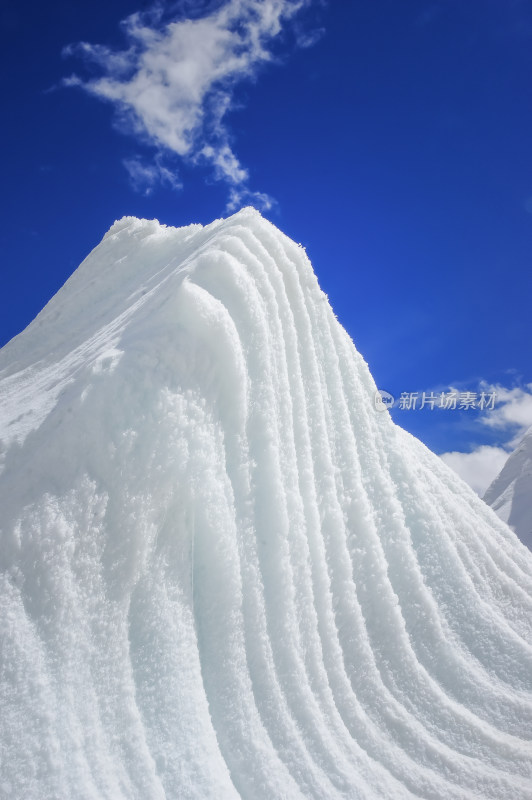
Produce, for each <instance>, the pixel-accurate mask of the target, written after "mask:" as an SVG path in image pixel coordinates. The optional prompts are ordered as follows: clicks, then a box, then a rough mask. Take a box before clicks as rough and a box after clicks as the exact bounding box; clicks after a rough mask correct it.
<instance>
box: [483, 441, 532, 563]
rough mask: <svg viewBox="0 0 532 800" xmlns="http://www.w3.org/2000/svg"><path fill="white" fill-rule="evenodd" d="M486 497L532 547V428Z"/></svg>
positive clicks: (524, 541)
mask: <svg viewBox="0 0 532 800" xmlns="http://www.w3.org/2000/svg"><path fill="white" fill-rule="evenodd" d="M484 500H485V501H486V503H488V505H490V506H491V507H492V508H493V509H494V510H495V511H496V512H497V514H498V515H499V517H500V518H501V519H503V520H504V521H505V522H507V523H508V524H509V525H510V527H511V528H512V529H513V530H514V531H515V532H516V534H517V535H518V536H519V538H520V539H521V541H522V542H523V543H524V544H526V545H527V547H529V548H530V549H531V550H532V428H530V429H529V430H528V431H527V432H526V434H525V435H524V437H523V439H522V440H521V442H520V443H519V446H518V447H517V448H516V450H514V452H513V453H512V454H511V455H510V456H509V458H508V460H507V462H506V464H505V465H504V467H503V468H502V470H501V471H500V473H499V475H498V476H497V477H496V478H495V480H494V481H493V483H492V484H491V485H490V486H489V487H488V489H487V490H486V494H485V495H484Z"/></svg>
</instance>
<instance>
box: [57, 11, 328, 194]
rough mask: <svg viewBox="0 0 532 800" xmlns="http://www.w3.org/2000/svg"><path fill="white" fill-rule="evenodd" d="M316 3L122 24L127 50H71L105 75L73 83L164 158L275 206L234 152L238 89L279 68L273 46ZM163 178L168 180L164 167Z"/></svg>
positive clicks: (145, 16) (156, 15) (159, 16)
mask: <svg viewBox="0 0 532 800" xmlns="http://www.w3.org/2000/svg"><path fill="white" fill-rule="evenodd" d="M311 2H312V0H228V2H225V3H224V4H223V5H222V6H221V7H218V8H216V9H215V10H214V11H211V12H210V13H207V14H205V15H204V16H196V17H195V18H190V17H189V18H182V17H181V18H177V17H174V18H173V19H172V18H171V19H169V20H168V19H167V18H165V12H164V9H163V8H162V7H158V6H155V7H154V8H152V9H151V10H150V11H147V12H142V13H140V12H139V13H136V14H132V15H131V16H129V17H127V18H126V19H125V20H124V21H123V22H122V27H123V30H124V33H125V36H126V39H127V47H126V49H124V50H120V51H115V50H111V49H110V48H108V47H105V46H103V45H92V44H88V43H86V42H82V43H80V44H78V45H70V46H69V47H67V48H65V51H64V52H65V54H66V55H74V54H75V55H78V56H81V57H82V58H83V59H84V60H86V61H88V62H91V63H92V64H93V65H94V66H95V67H96V68H97V69H98V70H99V71H101V73H103V74H101V75H100V77H97V78H91V79H88V80H82V79H81V78H80V77H79V76H77V75H73V76H71V77H70V78H67V79H65V80H64V81H63V84H64V85H65V86H77V87H80V88H82V89H84V90H85V91H87V92H88V93H90V94H92V95H94V96H95V97H98V98H100V99H102V100H106V101H108V102H110V103H112V104H113V105H114V107H115V109H116V111H117V112H118V118H119V121H120V127H121V128H123V129H124V128H125V129H126V130H128V131H129V132H130V133H133V134H135V135H136V136H138V137H140V138H141V139H142V140H143V141H145V142H148V143H149V144H151V145H154V146H155V147H156V148H157V151H158V152H159V154H163V153H165V152H171V153H173V154H176V155H178V156H180V157H181V158H184V159H187V160H189V161H190V162H192V163H199V162H207V163H208V164H209V165H210V166H211V167H212V169H213V171H214V175H215V177H216V179H218V180H223V181H225V182H226V183H227V184H229V186H230V188H232V189H233V191H232V194H231V197H232V200H231V202H234V198H235V197H237V196H238V198H239V200H244V199H248V200H255V201H256V202H257V203H258V204H263V205H264V204H266V206H268V205H270V204H271V200H270V198H268V197H267V195H264V194H263V193H253V192H251V191H250V190H249V188H248V185H247V183H248V179H249V176H248V172H247V170H246V169H245V168H244V167H243V166H242V165H241V163H240V161H239V159H238V157H237V156H236V154H235V153H234V152H233V149H232V147H231V136H230V133H229V129H228V127H227V114H228V112H229V111H230V110H231V108H232V107H233V104H234V99H233V93H234V89H235V86H236V85H237V84H238V83H239V82H241V81H243V80H246V79H247V80H249V79H251V78H253V77H255V75H256V73H257V69H258V68H259V66H260V65H261V64H264V63H266V62H271V61H273V55H272V45H273V43H274V41H275V40H276V38H277V37H279V35H280V34H281V32H282V30H283V26H284V25H285V24H286V23H287V22H289V21H290V20H291V19H292V18H293V17H294V16H295V15H296V14H297V12H298V11H300V10H301V9H302V8H303V7H304V6H308V5H310V3H311ZM196 5H197V4H196ZM211 6H212V4H211ZM203 8H205V6H203ZM297 39H298V41H300V42H301V45H302V46H308V45H309V44H311V43H312V42H311V39H305V38H304V37H303V34H301V33H300V34H299V35H298V36H297ZM314 40H317V39H316V37H315V38H314ZM134 169H136V168H134ZM143 169H144V167H143ZM157 170H158V174H160V175H162V172H161V168H160V163H159V165H158V167H157ZM130 175H131V170H130ZM152 188H153V186H152Z"/></svg>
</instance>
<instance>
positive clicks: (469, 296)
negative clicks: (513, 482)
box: [0, 0, 532, 490]
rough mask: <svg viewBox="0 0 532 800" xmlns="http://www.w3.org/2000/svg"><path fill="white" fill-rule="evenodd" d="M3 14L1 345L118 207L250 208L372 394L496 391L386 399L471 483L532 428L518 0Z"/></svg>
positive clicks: (526, 41)
mask: <svg viewBox="0 0 532 800" xmlns="http://www.w3.org/2000/svg"><path fill="white" fill-rule="evenodd" d="M132 15H134V16H132ZM0 24H1V31H2V56H1V57H2V59H3V61H4V63H3V69H2V71H1V76H2V77H1V80H2V96H3V98H4V106H5V115H4V119H5V122H4V125H3V127H2V130H1V136H2V151H3V153H4V162H3V188H4V197H5V204H4V211H3V221H4V224H3V226H2V231H1V233H0V245H1V252H2V283H3V290H2V293H1V295H0V344H5V342H7V341H8V340H9V339H10V338H11V337H12V336H14V335H15V334H17V333H18V332H19V331H20V330H22V329H23V328H24V327H25V326H26V325H27V324H28V323H29V322H30V321H31V320H32V319H33V317H34V316H35V315H36V314H37V313H38V311H39V310H40V309H41V308H42V307H43V305H44V304H45V303H46V302H47V300H48V299H49V298H50V296H51V295H52V294H53V293H54V292H56V291H57V289H59V287H60V286H61V285H62V283H63V282H64V281H65V280H66V278H67V277H68V276H69V275H70V274H71V272H72V271H73V270H74V269H75V268H76V267H77V265H78V264H79V263H80V261H81V260H82V259H83V258H84V257H85V255H86V254H87V253H88V252H89V250H90V249H92V247H94V246H95V245H96V244H97V242H98V241H99V240H100V239H101V237H102V236H103V234H104V233H105V231H106V230H107V229H108V228H109V226H110V225H111V223H112V222H113V221H114V220H115V219H117V218H120V217H121V216H123V215H124V214H133V215H137V216H141V217H148V218H152V217H156V218H158V219H159V220H160V221H161V222H164V223H166V224H170V225H184V224H188V223H190V222H203V223H207V222H210V221H211V220H212V219H214V218H217V217H220V216H223V215H225V214H227V212H228V209H231V208H238V207H239V206H240V205H242V204H247V203H252V204H255V205H257V206H258V207H260V208H261V209H262V210H263V213H264V214H265V216H267V217H268V218H269V219H271V220H272V222H274V223H275V224H276V225H277V226H278V227H280V228H281V229H282V230H283V231H285V232H286V233H287V234H288V235H289V236H291V237H292V238H294V239H295V240H296V241H298V242H301V243H302V244H304V245H305V247H306V248H307V252H308V254H309V256H310V258H311V260H312V262H313V265H314V268H315V270H316V272H317V274H318V277H319V280H320V283H321V285H322V288H323V289H324V290H325V291H326V292H327V294H328V295H329V299H330V301H331V304H332V306H333V308H334V310H335V312H336V314H337V316H338V318H339V319H340V321H341V322H342V323H343V325H344V326H345V327H346V328H347V330H348V331H349V333H350V334H351V336H352V337H353V339H354V341H355V344H356V345H357V347H358V349H359V350H360V352H361V353H362V354H363V355H364V357H365V358H366V360H367V361H368V363H369V365H370V368H371V370H372V373H373V375H374V377H375V379H376V381H377V384H378V385H379V387H381V388H383V389H386V390H387V391H389V392H391V393H392V394H393V395H394V396H395V397H396V398H399V397H400V395H401V393H403V392H407V393H410V392H418V393H420V395H421V393H422V392H423V391H425V392H430V391H434V392H441V391H445V392H449V391H450V390H451V389H456V390H457V391H459V392H464V391H471V392H476V393H478V394H479V393H480V391H481V390H483V389H484V390H486V391H488V390H489V391H497V394H498V398H497V399H498V402H497V405H496V408H495V409H493V411H485V412H479V411H478V410H471V409H469V410H468V411H465V410H464V411H459V410H442V409H441V410H438V409H435V410H433V411H429V410H427V409H425V410H423V411H420V410H418V409H416V410H408V411H407V410H402V409H400V408H397V407H396V408H394V409H393V410H392V414H393V415H394V418H395V419H396V421H397V422H399V423H400V424H402V425H403V426H404V427H406V428H407V429H408V430H411V431H412V432H413V433H414V434H415V435H417V436H419V437H420V438H421V439H422V440H423V441H425V442H426V443H427V444H428V445H429V446H430V447H431V448H432V449H434V450H435V451H436V452H438V453H444V452H448V451H457V452H458V453H471V452H472V455H469V456H465V457H462V456H457V457H456V458H455V459H454V464H453V466H455V467H457V468H459V469H462V471H463V474H464V476H465V477H466V478H468V480H470V482H471V483H472V484H474V483H475V480H477V483H478V486H477V487H476V488H478V489H479V490H480V489H481V488H482V486H481V484H485V483H486V481H487V480H488V477H486V476H487V475H488V473H490V474H491V473H492V474H493V475H494V474H495V472H496V471H497V469H498V468H499V467H500V465H501V464H502V461H503V460H504V454H505V450H507V449H509V448H511V447H512V446H513V445H514V444H515V443H516V442H517V440H518V439H519V436H520V435H521V434H522V432H523V431H524V430H525V429H526V428H527V427H528V426H530V425H532V365H531V358H530V351H531V348H530V335H529V320H530V308H531V305H532V270H531V254H532V247H531V245H532V147H531V142H532V7H531V5H530V3H527V2H525V1H524V0H467V2H463V0H442V2H431V0H404V1H402V2H397V0H371V1H370V0H346V1H345V2H336V3H333V2H332V0H329V2H321V0H297V1H296V0H260V1H259V0H230V2H221V1H220V2H197V1H196V2H191V0H182V2H174V3H163V4H162V5H160V6H159V7H158V8H156V7H155V6H153V5H152V4H151V3H149V2H142V0H139V2H132V1H131V2H130V1H129V0H115V2H113V3H103V2H99V0H91V2H89V1H88V0H77V2H76V3H75V4H74V3H72V2H67V0H51V2H50V3H47V4H43V3H41V2H39V3H37V2H34V1H33V0H30V1H29V2H26V3H24V4H17V5H15V4H3V6H2V9H1V10H0ZM82 42H84V43H85V44H84V45H81V44H80V43H82ZM161 75H163V77H164V80H161ZM490 471H491V472H490Z"/></svg>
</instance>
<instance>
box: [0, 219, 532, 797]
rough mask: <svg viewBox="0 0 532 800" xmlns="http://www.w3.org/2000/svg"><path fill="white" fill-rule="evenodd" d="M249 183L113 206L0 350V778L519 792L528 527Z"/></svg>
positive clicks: (40, 791)
mask: <svg viewBox="0 0 532 800" xmlns="http://www.w3.org/2000/svg"><path fill="white" fill-rule="evenodd" d="M375 393H376V386H375V383H374V381H373V379H372V377H371V374H370V372H369V369H368V367H367V365H366V363H365V362H364V360H363V358H362V357H361V356H360V355H359V354H358V352H357V351H356V349H355V347H354V345H353V343H352V341H351V339H350V337H349V336H348V334H347V333H346V331H345V330H344V329H343V328H342V326H341V325H340V323H339V322H338V321H337V319H336V318H335V316H334V313H333V311H332V309H331V307H330V305H329V302H328V300H327V297H326V296H325V295H324V293H323V292H322V291H321V289H320V288H319V285H318V282H317V279H316V276H315V274H314V272H313V269H312V267H311V264H310V262H309V260H308V258H307V256H306V253H305V250H304V249H303V248H302V247H301V246H298V245H297V244H295V243H294V242H292V241H291V240H290V239H288V238H287V237H286V236H285V235H284V234H282V233H281V232H280V231H278V230H277V229H276V228H275V227H274V226H273V225H272V224H271V223H269V222H268V221H266V220H265V219H263V218H262V217H261V215H260V214H259V213H258V212H256V211H254V210H253V209H250V208H249V209H244V210H242V211H240V212H238V213H237V214H235V215H234V216H232V217H230V218H228V219H226V220H217V221H216V222H214V223H212V224H210V225H207V226H205V227H203V226H201V225H191V226H189V227H184V228H178V229H176V228H171V227H166V226H164V225H161V224H159V223H158V222H157V221H146V220H138V219H135V218H132V217H126V218H124V219H122V220H120V221H119V222H116V223H115V224H114V225H113V226H112V227H111V229H110V230H109V232H108V233H107V234H106V235H105V237H104V238H103V240H102V242H101V243H100V244H99V245H98V246H97V247H96V248H95V249H94V250H93V251H92V253H91V254H90V255H89V256H88V257H87V258H86V260H85V261H84V262H83V263H82V264H81V266H80V267H79V268H78V269H77V270H76V272H75V273H74V274H73V275H72V276H71V278H70V279H69V280H68V281H67V283H66V284H65V286H64V287H63V288H62V289H61V290H60V291H59V292H58V293H57V295H56V296H55V297H53V298H52V300H51V301H50V302H49V303H48V305H47V306H46V307H45V308H44V310H43V311H42V312H41V313H40V314H39V315H38V317H37V318H36V319H35V320H34V322H33V323H32V324H31V325H30V326H29V327H28V328H27V329H26V330H25V331H23V332H22V333H21V334H20V335H19V336H17V337H16V338H15V339H13V340H12V341H11V342H10V343H9V344H8V345H6V347H5V348H4V349H3V350H2V351H1V353H0V507H1V509H2V513H1V523H0V524H1V531H0V535H1V539H0V567H1V571H0V643H1V650H0V759H1V762H0V796H1V797H5V798H10V800H52V799H53V800H70V799H71V798H73V797H75V798H77V800H89V799H90V800H96V799H98V800H101V799H102V798H105V799H106V800H107V799H108V800H122V799H124V800H125V799H127V800H132V799H134V798H135V799H136V798H138V799H139V800H163V798H165V799H166V800H170V799H172V800H236V798H242V799H243V800H336V798H349V799H350V800H355V799H356V800H358V799H360V800H363V799H365V800H377V798H389V800H403V799H405V798H424V800H443V799H445V800H458V799H460V800H472V799H473V798H482V800H486V798H494V799H495V800H503V799H504V798H512V800H529V799H530V797H532V743H531V734H532V554H531V553H530V552H529V551H528V550H527V549H526V548H525V547H524V546H523V545H522V544H521V542H519V540H518V538H517V537H516V536H515V534H514V533H513V532H512V531H511V530H510V529H509V527H508V526H507V525H506V524H505V523H504V522H503V521H501V520H500V519H499V518H498V517H497V516H496V514H495V513H494V511H493V510H492V509H491V508H489V507H488V506H487V505H486V504H485V503H484V502H483V501H482V500H481V499H480V498H478V497H477V496H476V495H475V494H474V492H473V491H472V490H471V489H470V488H469V487H468V486H466V484H465V483H464V482H463V481H462V480H461V479H460V478H459V477H458V476H457V475H456V474H455V473H454V472H452V471H451V469H450V468H448V467H447V466H446V465H445V464H443V463H442V462H441V460H440V459H439V458H438V457H437V456H436V455H434V454H432V453H431V452H430V451H429V450H428V449H427V448H425V447H424V446H423V445H422V444H421V443H420V442H419V441H417V440H416V439H415V438H413V437H412V436H410V435H409V434H407V433H406V432H405V431H403V430H402V429H401V428H399V427H398V426H396V425H395V424H394V423H393V421H392V419H391V417H390V416H389V414H388V412H387V411H382V410H379V409H378V408H377V407H376V404H375Z"/></svg>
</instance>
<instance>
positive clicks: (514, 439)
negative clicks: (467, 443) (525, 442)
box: [441, 381, 532, 496]
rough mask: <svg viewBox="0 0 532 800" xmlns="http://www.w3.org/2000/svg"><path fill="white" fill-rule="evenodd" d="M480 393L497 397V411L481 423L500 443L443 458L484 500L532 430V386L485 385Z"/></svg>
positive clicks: (455, 452) (480, 385) (493, 411)
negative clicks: (522, 440)
mask: <svg viewBox="0 0 532 800" xmlns="http://www.w3.org/2000/svg"><path fill="white" fill-rule="evenodd" d="M479 392H485V393H486V394H488V395H489V394H491V393H492V392H493V393H495V395H496V398H497V401H496V404H495V406H494V408H493V409H489V410H488V411H486V412H484V413H483V414H481V415H479V416H478V418H477V421H478V423H479V424H480V425H483V426H485V427H486V428H489V429H491V430H492V431H495V432H497V434H498V439H499V442H498V443H497V444H495V445H486V444H483V445H480V446H478V447H476V448H474V449H473V450H471V451H470V452H459V451H453V452H449V453H443V454H442V455H441V458H442V460H443V461H445V463H446V464H448V465H449V466H450V467H452V468H453V469H454V470H455V471H456V472H457V473H458V474H459V475H460V476H461V477H462V478H463V479H464V480H465V481H466V482H467V483H468V484H469V485H470V486H471V487H472V488H473V489H474V490H475V491H476V492H477V493H478V494H479V495H481V496H482V495H483V494H484V493H485V491H486V489H487V488H488V486H489V485H490V483H491V482H492V481H493V480H494V479H495V478H496V477H497V475H498V474H499V472H500V471H501V469H502V468H503V466H504V463H505V461H506V459H507V458H508V455H509V454H510V453H511V452H512V451H513V450H515V448H516V447H517V445H518V444H519V442H520V441H521V439H522V438H523V436H524V435H525V433H526V432H527V431H528V429H529V428H530V427H531V426H532V383H528V384H524V385H521V386H513V387H506V386H503V385H502V384H500V383H488V382H487V381H481V382H480V384H479Z"/></svg>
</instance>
